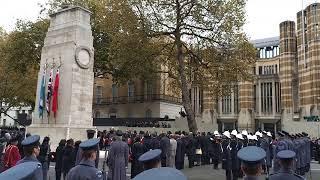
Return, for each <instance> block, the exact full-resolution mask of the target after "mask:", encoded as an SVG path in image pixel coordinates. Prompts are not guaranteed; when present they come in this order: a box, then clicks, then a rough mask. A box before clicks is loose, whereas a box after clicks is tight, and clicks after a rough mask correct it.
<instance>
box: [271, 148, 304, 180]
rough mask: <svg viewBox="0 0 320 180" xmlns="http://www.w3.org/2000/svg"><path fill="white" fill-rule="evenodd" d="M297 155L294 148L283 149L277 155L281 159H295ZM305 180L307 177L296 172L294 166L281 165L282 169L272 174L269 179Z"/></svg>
mask: <svg viewBox="0 0 320 180" xmlns="http://www.w3.org/2000/svg"><path fill="white" fill-rule="evenodd" d="M295 156H296V153H295V152H294V151H292V150H283V151H280V152H278V153H277V157H278V158H279V160H280V161H281V160H292V161H294V157H295ZM283 179H285V180H303V179H305V178H304V177H302V176H299V175H298V174H295V173H294V171H293V169H292V167H281V169H280V170H279V171H278V172H276V173H274V174H272V175H270V176H269V180H283Z"/></svg>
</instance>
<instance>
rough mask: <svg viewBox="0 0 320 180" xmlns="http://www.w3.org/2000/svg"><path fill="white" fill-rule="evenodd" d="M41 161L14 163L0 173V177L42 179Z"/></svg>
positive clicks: (16, 179)
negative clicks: (14, 164)
mask: <svg viewBox="0 0 320 180" xmlns="http://www.w3.org/2000/svg"><path fill="white" fill-rule="evenodd" d="M41 171H42V169H41V163H39V162H35V161H30V162H24V163H21V164H19V165H16V166H14V167H12V168H10V169H8V170H7V171H4V172H3V173H1V174H0V179H14V180H24V179H32V180H43V176H42V174H39V173H38V172H41Z"/></svg>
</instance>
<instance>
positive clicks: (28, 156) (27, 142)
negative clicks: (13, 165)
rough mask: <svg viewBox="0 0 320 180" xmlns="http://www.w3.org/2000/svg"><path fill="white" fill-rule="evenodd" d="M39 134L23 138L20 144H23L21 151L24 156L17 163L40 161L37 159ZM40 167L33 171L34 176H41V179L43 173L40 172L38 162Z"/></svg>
mask: <svg viewBox="0 0 320 180" xmlns="http://www.w3.org/2000/svg"><path fill="white" fill-rule="evenodd" d="M39 141H40V136H38V135H33V136H29V137H27V138H26V139H24V140H23V141H22V142H21V145H22V146H23V152H24V158H23V159H21V160H20V161H18V162H17V165H18V164H22V163H26V162H36V163H40V162H39V161H38V159H37V157H38V156H39V154H40V148H39V146H40V142H39ZM40 167H41V168H40V169H37V170H36V171H35V176H36V177H40V176H41V177H42V178H41V180H42V179H43V173H42V166H41V164H40Z"/></svg>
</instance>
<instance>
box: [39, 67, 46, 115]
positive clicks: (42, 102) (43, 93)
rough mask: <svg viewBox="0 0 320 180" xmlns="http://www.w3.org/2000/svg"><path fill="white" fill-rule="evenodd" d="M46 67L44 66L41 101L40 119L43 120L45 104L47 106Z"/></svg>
mask: <svg viewBox="0 0 320 180" xmlns="http://www.w3.org/2000/svg"><path fill="white" fill-rule="evenodd" d="M45 81H46V66H44V69H43V74H42V80H41V86H40V99H39V118H40V117H41V118H43V111H44V104H45V96H46V91H45V89H46V87H45V86H46V84H45Z"/></svg>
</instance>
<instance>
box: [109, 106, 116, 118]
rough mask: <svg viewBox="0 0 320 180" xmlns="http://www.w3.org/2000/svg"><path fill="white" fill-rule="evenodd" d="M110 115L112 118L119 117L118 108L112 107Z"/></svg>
mask: <svg viewBox="0 0 320 180" xmlns="http://www.w3.org/2000/svg"><path fill="white" fill-rule="evenodd" d="M109 117H110V118H117V110H116V109H114V108H112V109H110V112H109Z"/></svg>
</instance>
